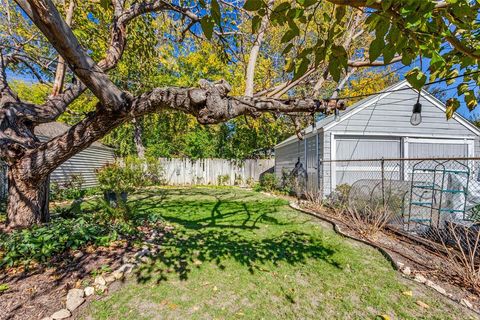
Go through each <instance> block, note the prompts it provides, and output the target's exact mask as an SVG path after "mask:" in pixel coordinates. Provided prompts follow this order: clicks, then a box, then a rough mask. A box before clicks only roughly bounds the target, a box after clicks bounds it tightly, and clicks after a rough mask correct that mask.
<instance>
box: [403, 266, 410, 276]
mask: <svg viewBox="0 0 480 320" xmlns="http://www.w3.org/2000/svg"><path fill="white" fill-rule="evenodd" d="M402 273H403V274H404V275H406V276H409V275H410V274H411V273H412V270H411V269H410V267H405V268H403V269H402Z"/></svg>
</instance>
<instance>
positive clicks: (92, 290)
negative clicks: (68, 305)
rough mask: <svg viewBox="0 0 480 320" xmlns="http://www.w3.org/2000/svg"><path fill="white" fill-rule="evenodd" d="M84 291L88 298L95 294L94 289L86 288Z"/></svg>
mask: <svg viewBox="0 0 480 320" xmlns="http://www.w3.org/2000/svg"><path fill="white" fill-rule="evenodd" d="M83 291H84V292H85V296H86V297H90V296H91V295H93V294H95V288H94V287H86V288H85V289H84V290H83Z"/></svg>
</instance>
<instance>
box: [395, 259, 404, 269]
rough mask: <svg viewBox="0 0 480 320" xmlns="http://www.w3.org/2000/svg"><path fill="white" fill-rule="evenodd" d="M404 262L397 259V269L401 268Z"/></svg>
mask: <svg viewBox="0 0 480 320" xmlns="http://www.w3.org/2000/svg"><path fill="white" fill-rule="evenodd" d="M404 265H405V264H404V263H403V262H400V261H397V266H398V268H399V269H401V268H403V266H404Z"/></svg>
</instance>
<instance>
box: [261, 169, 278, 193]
mask: <svg viewBox="0 0 480 320" xmlns="http://www.w3.org/2000/svg"><path fill="white" fill-rule="evenodd" d="M260 186H261V187H262V189H263V190H264V191H267V192H272V191H274V190H275V189H277V186H278V179H277V176H276V175H275V174H274V173H265V174H263V175H262V176H261V177H260Z"/></svg>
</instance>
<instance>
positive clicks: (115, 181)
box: [97, 162, 139, 194]
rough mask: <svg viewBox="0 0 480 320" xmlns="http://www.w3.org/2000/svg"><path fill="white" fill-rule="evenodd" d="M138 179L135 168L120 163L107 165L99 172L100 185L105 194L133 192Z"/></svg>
mask: <svg viewBox="0 0 480 320" xmlns="http://www.w3.org/2000/svg"><path fill="white" fill-rule="evenodd" d="M138 178H139V177H138V175H137V173H136V172H135V167H134V166H125V165H121V164H120V163H119V162H114V163H110V164H107V165H105V166H103V167H102V168H100V169H98V170H97V179H98V183H99V184H100V188H101V189H102V190H103V191H104V192H108V191H112V192H114V193H115V194H120V193H122V192H130V191H133V190H134V189H135V184H136V183H138Z"/></svg>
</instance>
